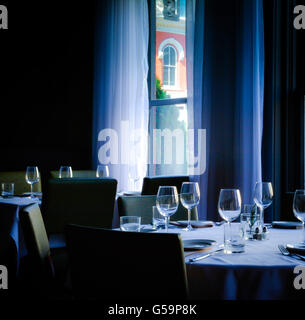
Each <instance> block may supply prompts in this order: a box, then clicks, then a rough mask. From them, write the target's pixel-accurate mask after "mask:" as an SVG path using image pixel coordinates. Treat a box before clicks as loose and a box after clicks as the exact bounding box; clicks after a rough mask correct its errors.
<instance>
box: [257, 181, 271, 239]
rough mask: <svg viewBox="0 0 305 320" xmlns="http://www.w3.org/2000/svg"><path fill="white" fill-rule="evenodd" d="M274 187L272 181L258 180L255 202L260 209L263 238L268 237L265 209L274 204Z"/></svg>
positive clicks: (260, 228) (260, 232)
mask: <svg viewBox="0 0 305 320" xmlns="http://www.w3.org/2000/svg"><path fill="white" fill-rule="evenodd" d="M272 200H273V188H272V183H271V182H257V183H256V185H255V190H254V202H255V204H256V205H257V206H258V207H259V209H260V227H259V234H261V235H262V236H261V240H264V239H266V235H267V231H268V229H267V227H266V226H265V223H264V210H265V209H266V208H268V207H269V206H270V205H271V204H272Z"/></svg>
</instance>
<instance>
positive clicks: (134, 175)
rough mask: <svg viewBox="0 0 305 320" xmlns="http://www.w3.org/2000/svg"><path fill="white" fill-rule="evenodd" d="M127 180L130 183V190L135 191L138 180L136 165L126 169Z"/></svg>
mask: <svg viewBox="0 0 305 320" xmlns="http://www.w3.org/2000/svg"><path fill="white" fill-rule="evenodd" d="M128 178H129V180H130V181H131V182H132V190H131V191H137V184H138V181H139V180H140V174H139V168H138V166H137V165H131V166H129V169H128Z"/></svg>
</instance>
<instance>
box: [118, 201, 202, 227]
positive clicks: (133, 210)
mask: <svg viewBox="0 0 305 320" xmlns="http://www.w3.org/2000/svg"><path fill="white" fill-rule="evenodd" d="M117 201H118V211H119V216H120V217H122V216H139V217H141V223H142V224H151V223H152V207H153V206H155V205H156V195H147V196H120V197H119V198H118V200H117ZM195 209H196V208H194V209H193V210H192V212H191V220H198V214H197V210H195ZM170 220H171V221H178V220H187V209H185V208H184V207H183V206H182V205H181V203H180V202H179V207H178V210H177V212H176V213H175V214H174V215H172V216H171V217H170Z"/></svg>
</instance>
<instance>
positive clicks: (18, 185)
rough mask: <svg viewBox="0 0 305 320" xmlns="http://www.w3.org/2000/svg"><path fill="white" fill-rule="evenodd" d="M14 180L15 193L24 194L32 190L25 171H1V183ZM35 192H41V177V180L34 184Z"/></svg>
mask: <svg viewBox="0 0 305 320" xmlns="http://www.w3.org/2000/svg"><path fill="white" fill-rule="evenodd" d="M2 182H12V183H14V193H15V194H22V193H24V192H30V190H31V187H30V185H29V184H27V182H26V181H25V171H2V172H0V183H2ZM33 191H34V192H41V177H40V180H39V181H38V182H37V183H35V184H34V185H33Z"/></svg>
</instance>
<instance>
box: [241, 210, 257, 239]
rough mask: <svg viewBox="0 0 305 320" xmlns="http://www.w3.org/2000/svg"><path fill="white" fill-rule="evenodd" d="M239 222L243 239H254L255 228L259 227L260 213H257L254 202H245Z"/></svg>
mask: <svg viewBox="0 0 305 320" xmlns="http://www.w3.org/2000/svg"><path fill="white" fill-rule="evenodd" d="M240 223H241V227H242V232H243V236H244V239H245V240H254V239H255V238H256V233H255V230H257V228H259V224H260V215H259V214H258V213H257V206H256V205H255V204H254V205H252V204H245V205H244V206H243V209H242V212H241V214H240Z"/></svg>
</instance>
